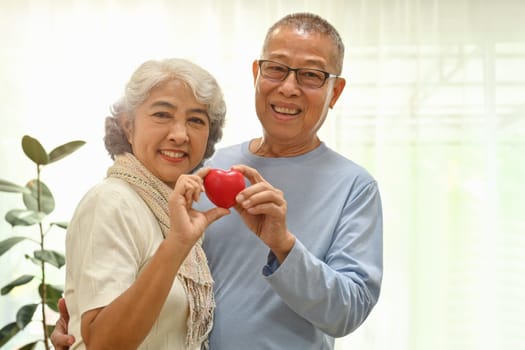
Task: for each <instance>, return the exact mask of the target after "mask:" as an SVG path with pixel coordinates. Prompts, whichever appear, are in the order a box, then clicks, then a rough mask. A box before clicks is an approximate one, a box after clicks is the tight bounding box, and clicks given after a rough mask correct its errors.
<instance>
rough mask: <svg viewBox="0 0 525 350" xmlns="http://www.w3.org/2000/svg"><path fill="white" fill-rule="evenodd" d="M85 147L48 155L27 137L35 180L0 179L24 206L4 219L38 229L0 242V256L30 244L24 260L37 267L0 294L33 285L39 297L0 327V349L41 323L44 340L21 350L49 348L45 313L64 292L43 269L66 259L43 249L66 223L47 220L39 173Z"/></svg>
mask: <svg viewBox="0 0 525 350" xmlns="http://www.w3.org/2000/svg"><path fill="white" fill-rule="evenodd" d="M84 144H85V142H84V141H71V142H68V143H65V144H63V145H61V146H58V147H56V148H55V149H53V150H52V151H51V152H49V153H47V152H46V150H45V149H44V147H42V145H41V143H40V142H39V141H38V140H37V139H35V138H32V137H30V136H27V135H26V136H24V137H23V138H22V149H23V151H24V153H25V155H26V156H27V157H28V158H29V159H30V160H31V161H32V162H33V163H35V165H36V178H35V179H32V180H30V181H29V182H27V183H26V185H25V186H20V185H17V184H15V183H12V182H9V181H6V180H2V179H0V191H2V192H11V193H20V194H21V195H22V200H23V203H24V206H25V208H24V209H11V210H9V211H8V212H7V213H6V214H5V220H6V221H7V222H8V223H9V224H10V225H11V226H12V227H13V228H14V227H16V226H36V227H37V228H38V229H37V230H35V234H34V236H35V237H32V236H17V235H13V236H11V237H9V238H7V239H4V240H2V241H1V242H0V257H1V256H2V255H3V254H4V253H5V252H7V251H8V250H10V249H11V248H13V247H15V246H16V245H17V244H18V243H20V242H22V241H31V242H33V243H34V246H35V248H34V250H33V251H32V252H31V253H28V252H26V253H25V257H26V259H29V260H30V261H31V262H33V263H34V264H35V265H36V267H35V271H31V272H28V273H27V274H23V275H21V276H18V277H16V278H15V279H14V280H12V281H11V282H9V283H7V284H6V285H2V286H1V290H0V294H1V295H6V294H9V293H10V292H11V291H12V290H13V289H15V288H19V287H22V286H24V287H26V288H27V287H30V286H34V287H36V288H37V290H38V295H39V300H38V301H36V302H35V303H31V304H27V305H23V306H21V307H20V308H19V310H18V312H17V313H16V317H15V320H14V321H13V322H10V323H8V324H7V325H5V326H4V327H3V328H1V330H0V347H2V346H3V345H4V344H6V343H7V342H8V341H9V340H10V339H11V338H12V337H14V336H15V335H16V334H17V333H19V332H20V331H22V330H24V329H25V328H26V326H27V325H28V324H29V323H30V322H33V321H37V322H38V321H40V322H41V324H42V334H43V337H42V338H40V339H36V340H33V341H31V342H30V343H28V344H26V345H24V346H23V347H21V348H20V349H24V350H26V349H33V348H35V347H36V345H37V343H38V342H43V343H44V346H45V348H46V350H49V349H50V345H49V335H50V334H51V332H52V331H53V328H54V325H50V324H48V322H47V319H46V313H47V311H48V310H49V309H51V310H54V311H55V312H58V309H57V302H58V299H59V298H60V297H61V296H62V293H63V290H62V289H61V287H57V286H54V285H52V284H50V283H48V281H47V280H46V267H47V266H49V265H52V266H53V267H54V268H57V269H60V268H62V267H63V266H64V264H65V257H64V254H62V253H60V252H57V251H54V250H50V249H46V246H45V238H46V235H47V234H48V233H49V231H50V230H51V229H54V228H61V229H66V228H67V222H47V221H46V219H47V218H48V216H49V214H51V213H52V212H53V210H54V209H55V199H54V197H53V195H52V193H51V191H50V189H49V188H48V187H47V186H46V185H45V184H44V183H43V182H42V181H41V180H40V173H41V171H42V168H43V167H44V166H47V165H49V164H52V163H54V162H56V161H58V160H60V159H62V158H64V157H66V156H67V155H69V154H71V153H73V152H74V151H76V150H77V149H78V148H79V147H81V146H83V145H84ZM46 223H47V224H46ZM3 283H4V282H3ZM3 283H2V284H3ZM37 310H38V311H39V312H37ZM13 316H15V315H13Z"/></svg>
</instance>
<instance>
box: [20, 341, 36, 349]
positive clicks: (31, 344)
mask: <svg viewBox="0 0 525 350" xmlns="http://www.w3.org/2000/svg"><path fill="white" fill-rule="evenodd" d="M36 344H38V341H34V342H32V343H28V344H26V345H24V346H22V347H21V348H19V349H18V350H33V349H36Z"/></svg>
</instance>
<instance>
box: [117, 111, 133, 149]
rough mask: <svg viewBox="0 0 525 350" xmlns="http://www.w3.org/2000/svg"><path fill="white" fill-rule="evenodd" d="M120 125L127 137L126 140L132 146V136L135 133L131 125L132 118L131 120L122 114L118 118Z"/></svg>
mask: <svg viewBox="0 0 525 350" xmlns="http://www.w3.org/2000/svg"><path fill="white" fill-rule="evenodd" d="M118 123H119V124H120V127H121V128H122V130H124V134H125V135H126V139H127V140H128V142H129V144H130V145H132V144H133V143H132V142H131V140H132V137H131V135H132V133H133V128H132V125H131V118H129V117H128V115H127V114H125V113H122V114H120V115H119V117H118Z"/></svg>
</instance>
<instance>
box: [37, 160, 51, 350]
mask: <svg viewBox="0 0 525 350" xmlns="http://www.w3.org/2000/svg"><path fill="white" fill-rule="evenodd" d="M36 173H37V176H36V179H37V183H36V186H37V187H36V188H37V205H38V212H41V211H42V206H41V200H42V199H41V198H42V197H41V194H42V188H41V186H40V165H38V164H37V166H36ZM38 228H39V229H40V250H41V251H42V252H44V228H43V227H42V222H39V223H38ZM40 269H41V271H42V296H41V297H40V305H41V310H42V328H43V331H44V346H45V347H46V350H50V348H49V341H48V338H49V337H48V334H47V326H46V325H47V322H46V309H45V307H46V300H47V290H46V289H47V288H46V268H45V263H44V260H41V261H40Z"/></svg>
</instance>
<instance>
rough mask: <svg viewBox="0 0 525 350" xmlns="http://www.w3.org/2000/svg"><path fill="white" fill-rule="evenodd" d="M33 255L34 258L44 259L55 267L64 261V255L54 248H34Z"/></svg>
mask: <svg viewBox="0 0 525 350" xmlns="http://www.w3.org/2000/svg"><path fill="white" fill-rule="evenodd" d="M33 256H34V257H35V259H38V260H40V261H44V262H46V263H48V264H51V265H53V266H55V267H56V268H61V267H62V266H64V264H65V263H66V258H65V257H64V255H63V254H62V253H59V252H57V251H54V250H35V252H34V253H33Z"/></svg>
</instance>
